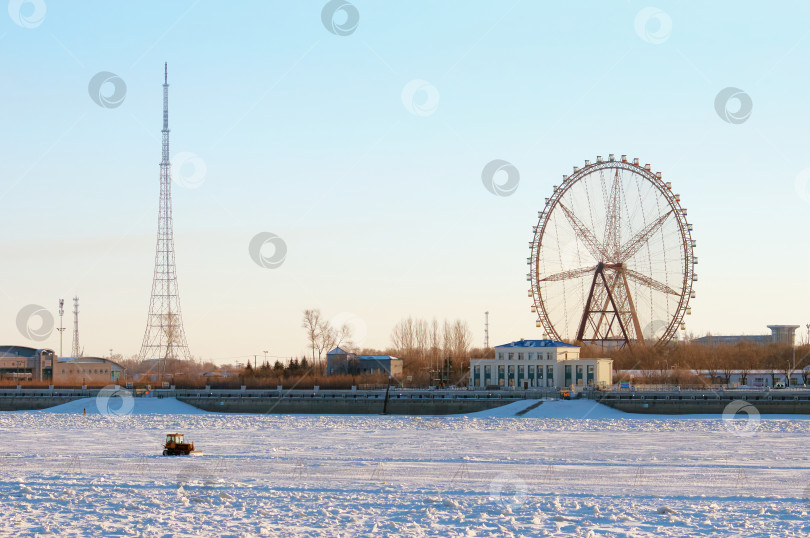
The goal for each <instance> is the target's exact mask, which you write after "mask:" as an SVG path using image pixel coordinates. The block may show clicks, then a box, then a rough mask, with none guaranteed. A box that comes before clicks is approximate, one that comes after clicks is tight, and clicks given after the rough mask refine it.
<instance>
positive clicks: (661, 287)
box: [624, 269, 680, 296]
mask: <svg viewBox="0 0 810 538" xmlns="http://www.w3.org/2000/svg"><path fill="white" fill-rule="evenodd" d="M624 272H625V273H626V274H627V276H628V277H629V278H630V279H632V280H635V281H637V282H641V283H642V284H646V285H647V286H649V287H650V288H652V289H654V290H657V291H660V292H662V293H666V294H669V295H678V296H680V293H678V292H677V291H675V290H673V289H672V288H670V287H669V286H667V285H666V284H664V283H663V282H658V281H657V280H655V279H654V278H650V277H648V276H646V275H642V274H641V273H639V272H637V271H633V270H632V269H625V270H624Z"/></svg>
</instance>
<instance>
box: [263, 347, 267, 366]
mask: <svg viewBox="0 0 810 538" xmlns="http://www.w3.org/2000/svg"><path fill="white" fill-rule="evenodd" d="M264 363H265V364H267V350H266V349H265V350H264Z"/></svg>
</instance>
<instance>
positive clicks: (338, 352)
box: [326, 347, 350, 356]
mask: <svg viewBox="0 0 810 538" xmlns="http://www.w3.org/2000/svg"><path fill="white" fill-rule="evenodd" d="M349 354H350V353H349V352H348V351H345V350H343V349H340V348H339V347H336V348H335V349H333V350H332V351H330V352H329V353H327V354H326V355H327V356H329V355H349Z"/></svg>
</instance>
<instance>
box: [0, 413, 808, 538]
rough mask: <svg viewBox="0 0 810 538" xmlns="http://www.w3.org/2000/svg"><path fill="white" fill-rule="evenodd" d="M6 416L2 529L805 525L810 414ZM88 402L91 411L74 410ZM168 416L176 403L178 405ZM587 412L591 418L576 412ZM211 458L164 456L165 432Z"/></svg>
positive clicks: (491, 531)
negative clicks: (753, 417) (746, 416)
mask: <svg viewBox="0 0 810 538" xmlns="http://www.w3.org/2000/svg"><path fill="white" fill-rule="evenodd" d="M530 403H532V402H517V403H515V404H511V405H510V406H508V407H507V408H504V409H502V410H494V411H489V412H485V413H481V414H477V415H470V416H455V417H393V416H292V415H219V414H207V413H201V412H199V411H197V410H196V409H194V408H191V407H187V406H185V404H182V403H180V402H176V401H163V402H157V403H155V402H142V401H140V400H138V403H137V405H136V406H135V408H134V409H131V410H128V411H129V412H128V414H127V415H126V416H115V415H113V416H110V415H105V414H100V413H98V411H97V409H96V407H95V405H94V403H93V402H92V401H89V400H88V401H85V402H73V403H71V404H67V405H66V406H61V407H60V408H56V409H54V410H51V411H41V412H15V413H0V509H2V515H0V535H9V536H19V535H24V536H25V535H37V534H56V535H60V536H101V535H121V536H129V535H134V536H138V535H145V536H163V535H175V536H184V535H226V536H262V535H268V536H279V535H281V536H298V535H302V536H311V535H325V536H357V535H380V536H387V535H396V536H493V535H497V536H536V535H558V536H570V535H574V536H662V535H663V536H684V535H697V534H700V535H716V536H727V535H745V536H803V535H808V534H810V500H809V499H810V488H809V487H808V486H810V463H809V462H808V444H809V443H808V431H810V420H807V418H806V417H798V418H797V417H793V418H767V419H766V418H763V419H762V420H761V421H753V420H751V419H750V417H749V419H738V420H734V421H729V420H724V419H723V418H722V417H719V416H715V417H711V418H686V419H683V418H676V417H644V416H634V415H625V414H623V413H619V412H617V411H613V410H611V409H608V408H604V407H602V406H600V405H598V404H594V403H592V402H586V401H581V402H580V401H576V402H546V403H543V404H541V405H540V406H539V407H537V408H536V409H533V410H531V411H529V412H528V413H526V414H525V415H524V416H523V417H514V416H509V415H514V413H515V412H516V411H520V410H522V409H525V408H526V407H527V406H529V405H530ZM85 409H87V415H84V414H83V411H84V410H85ZM171 413H175V414H171ZM581 417H586V418H581ZM172 432H179V433H184V434H186V437H187V439H190V440H192V441H194V443H195V444H196V446H197V448H198V449H200V450H202V451H203V452H204V454H203V455H202V456H197V457H163V456H161V443H162V440H163V438H164V436H165V434H166V433H172Z"/></svg>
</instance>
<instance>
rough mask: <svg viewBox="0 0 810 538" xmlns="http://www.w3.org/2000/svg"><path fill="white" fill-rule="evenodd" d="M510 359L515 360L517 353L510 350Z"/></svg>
mask: <svg viewBox="0 0 810 538" xmlns="http://www.w3.org/2000/svg"><path fill="white" fill-rule="evenodd" d="M509 360H510V361H512V360H515V354H514V353H512V352H511V351H510V352H509Z"/></svg>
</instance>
